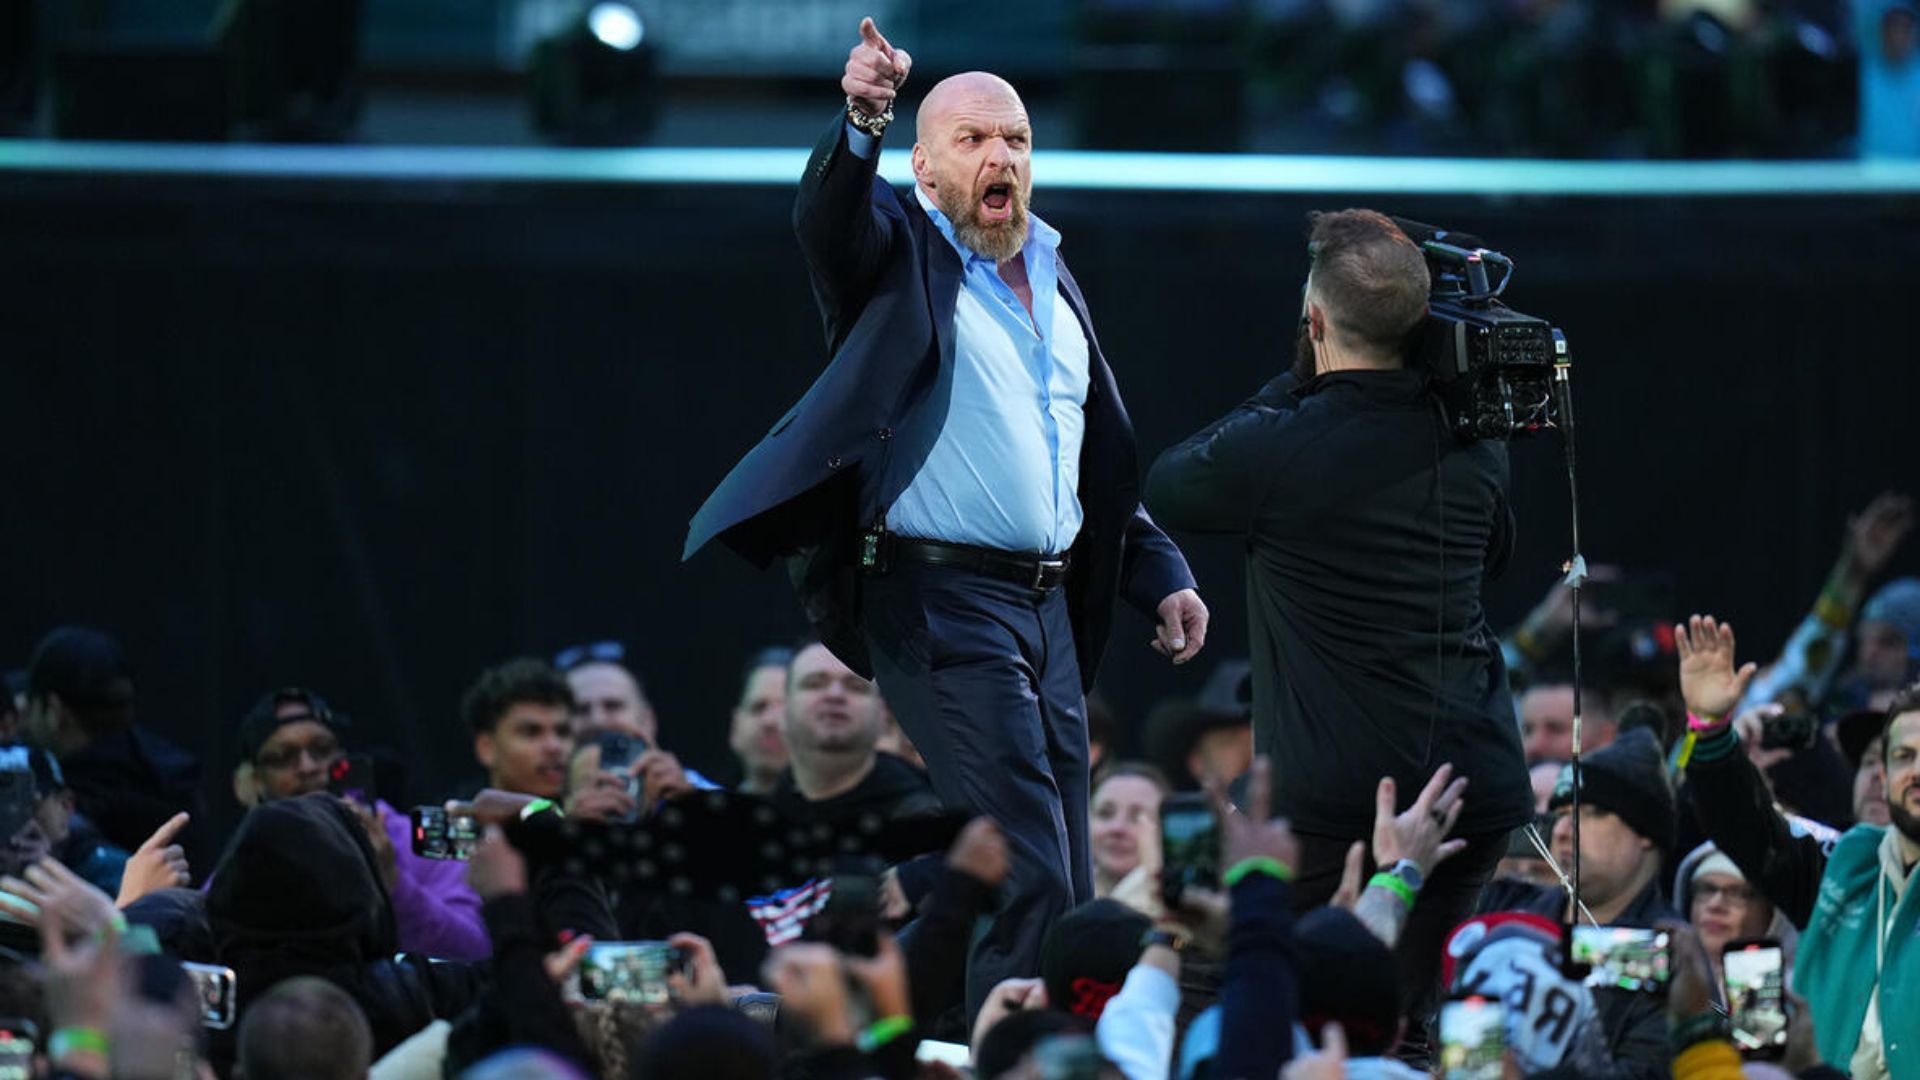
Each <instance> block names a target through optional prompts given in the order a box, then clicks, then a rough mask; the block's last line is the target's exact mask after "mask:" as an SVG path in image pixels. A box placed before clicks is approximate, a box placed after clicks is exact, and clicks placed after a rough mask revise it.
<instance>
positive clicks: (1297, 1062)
mask: <svg viewBox="0 0 1920 1080" xmlns="http://www.w3.org/2000/svg"><path fill="white" fill-rule="evenodd" d="M1345 1075H1347V1033H1346V1032H1345V1031H1343V1030H1342V1029H1341V1027H1340V1025H1339V1024H1337V1023H1335V1024H1328V1025H1327V1026H1326V1027H1323V1028H1321V1029H1320V1049H1318V1050H1316V1051H1313V1052H1312V1053H1308V1054H1301V1055H1300V1056H1299V1057H1296V1058H1294V1059H1293V1060H1292V1061H1289V1062H1287V1067H1286V1068H1284V1069H1281V1070H1280V1080H1340V1078H1341V1077H1343V1076H1345Z"/></svg>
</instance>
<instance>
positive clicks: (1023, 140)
mask: <svg viewBox="0 0 1920 1080" xmlns="http://www.w3.org/2000/svg"><path fill="white" fill-rule="evenodd" d="M915 125H916V126H917V127H918V129H919V130H918V132H917V135H918V141H916V142H915V143H914V144H913V178H914V181H915V182H916V183H918V184H919V186H920V190H921V192H922V193H924V194H925V195H926V197H927V198H928V199H930V200H932V202H933V204H934V205H935V206H936V207H938V208H939V209H940V213H941V214H942V215H944V216H945V217H946V219H947V220H948V222H950V223H951V224H952V226H953V232H954V237H955V239H957V240H958V241H959V242H960V244H961V246H962V247H965V248H967V249H968V250H970V251H974V252H977V253H978V254H980V255H982V256H985V257H986V258H989V259H992V260H993V261H994V262H996V263H1003V262H1006V261H1007V260H1008V259H1011V258H1013V257H1014V256H1015V255H1018V254H1019V253H1020V251H1021V249H1022V248H1023V247H1024V246H1025V244H1026V242H1027V229H1028V222H1027V200H1028V199H1029V198H1030V197H1031V195H1032V191H1033V169H1032V166H1031V158H1030V156H1029V155H1030V153H1031V151H1032V148H1033V127H1032V125H1031V124H1029V123H1028V121H1027V107H1026V106H1025V105H1023V104H1021V103H1020V95H1019V94H1018V93H1017V92H1015V90H1014V89H1013V87H1012V86H1010V85H1008V83H1007V80H1005V79H1003V78H1001V77H1000V76H998V75H989V74H988V73H986V72H984V71H969V72H966V73H965V74H961V75H955V76H953V77H952V78H949V79H942V80H941V81H940V82H939V83H937V84H935V85H934V88H933V89H932V90H929V91H928V92H927V96H926V100H924V101H922V102H921V103H920V113H919V116H918V117H917V118H916V119H915Z"/></svg>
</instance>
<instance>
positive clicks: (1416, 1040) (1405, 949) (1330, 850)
mask: <svg viewBox="0 0 1920 1080" xmlns="http://www.w3.org/2000/svg"><path fill="white" fill-rule="evenodd" d="M1296 835H1297V836H1298V838H1299V840H1300V868H1299V873H1298V874H1297V875H1296V876H1295V878H1294V886H1293V899H1294V909H1295V912H1296V913H1297V914H1305V913H1306V912H1308V911H1310V910H1312V909H1314V908H1317V907H1320V906H1321V905H1323V904H1325V903H1326V902H1327V901H1329V900H1331V899H1333V894H1334V893H1335V892H1336V891H1338V890H1339V888H1340V874H1341V872H1342V871H1343V870H1345V869H1346V859H1347V848H1349V847H1350V846H1352V844H1353V842H1354V840H1355V839H1358V838H1356V837H1337V836H1322V835H1316V834H1312V833H1299V834H1296ZM1507 837H1508V833H1505V832H1500V833H1492V834H1483V835H1479V836H1469V837H1464V839H1465V840H1466V841H1467V846H1466V848H1465V849H1464V850H1462V851H1460V852H1459V853H1457V854H1455V855H1454V856H1453V857H1452V858H1450V859H1448V860H1447V861H1446V862H1443V863H1441V864H1440V865H1439V866H1437V867H1435V868H1434V870H1433V873H1432V874H1431V875H1430V876H1429V877H1428V878H1427V880H1426V883H1425V884H1424V886H1423V887H1422V888H1421V889H1420V895H1419V898H1418V900H1419V902H1418V903H1416V904H1414V905H1413V911H1412V912H1410V913H1409V914H1408V916H1407V924H1406V926H1405V927H1404V928H1402V929H1401V931H1400V945H1399V947H1398V948H1397V949H1395V950H1394V952H1395V955H1396V956H1397V957H1398V958H1399V960H1400V974H1401V978H1402V979H1403V980H1404V981H1403V983H1402V986H1403V988H1404V992H1405V993H1404V1000H1405V1002H1406V1008H1405V1011H1404V1013H1403V1015H1405V1016H1406V1017H1407V1033H1406V1044H1407V1045H1406V1046H1405V1047H1404V1048H1403V1055H1402V1056H1407V1057H1409V1058H1410V1059H1415V1058H1423V1057H1424V1056H1425V1053H1426V1052H1427V1051H1428V1050H1429V1048H1430V1047H1431V1045H1432V1043H1431V1040H1429V1039H1428V1038H1427V1035H1428V1032H1427V1028H1428V1027H1429V1026H1430V1024H1431V1021H1432V1018H1433V1015H1434V1013H1435V1012H1437V1011H1438V1009H1439V1002H1440V997H1441V989H1442V988H1441V987H1440V985H1439V984H1440V950H1441V948H1442V947H1444V946H1445V945H1446V943H1447V935H1448V934H1451V933H1453V929H1454V927H1456V926H1459V925H1460V924H1461V923H1463V922H1465V921H1466V920H1467V919H1469V918H1471V917H1472V916H1473V913H1474V909H1475V908H1476V907H1477V906H1478V905H1479V902H1480V892H1481V890H1482V889H1484V888H1486V886H1487V882H1489V881H1491V880H1493V872H1494V870H1495V869H1496V868H1497V867H1498V866H1499V865H1500V858H1501V856H1503V855H1505V854H1506V851H1507ZM1378 869H1379V868H1378V867H1376V866H1374V864H1373V856H1372V854H1371V853H1369V854H1368V855H1367V861H1366V866H1365V867H1364V868H1363V871H1362V872H1363V874H1364V875H1365V876H1364V877H1362V878H1361V884H1362V885H1365V883H1366V878H1367V877H1371V876H1373V874H1374V872H1375V871H1376V870H1378ZM1408 1052H1410V1053H1408Z"/></svg>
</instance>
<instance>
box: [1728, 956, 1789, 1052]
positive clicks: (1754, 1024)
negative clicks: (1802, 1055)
mask: <svg viewBox="0 0 1920 1080" xmlns="http://www.w3.org/2000/svg"><path fill="white" fill-rule="evenodd" d="M1720 962H1721V966H1722V967H1724V968H1725V969H1726V974H1727V1015H1728V1018H1729V1019H1731V1020H1732V1021H1733V1045H1734V1046H1735V1048H1737V1049H1738V1050H1739V1051H1740V1053H1741V1054H1742V1055H1744V1056H1746V1057H1754V1058H1761V1057H1777V1056H1778V1055H1779V1054H1780V1053H1781V1052H1783V1051H1784V1050H1785V1049H1786V1046H1787V973H1786V968H1785V964H1784V963H1783V956H1782V954H1781V951H1780V943H1779V942H1777V941H1735V942H1730V943H1728V945H1727V947H1726V948H1725V949H1723V950H1722V951H1721V953H1720Z"/></svg>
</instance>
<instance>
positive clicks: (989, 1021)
mask: <svg viewBox="0 0 1920 1080" xmlns="http://www.w3.org/2000/svg"><path fill="white" fill-rule="evenodd" d="M1046 1007H1047V984H1046V983H1045V982H1043V981H1042V980H1040V979H1004V980H1002V981H1001V982H1000V983H999V985H997V986H995V987H994V988H993V989H992V990H990V991H988V992H987V1000H986V1001H985V1002H983V1003H981V1005H980V1015H979V1016H978V1017H976V1018H975V1019H974V1021H973V1035H972V1040H973V1041H972V1043H971V1045H972V1047H973V1048H974V1049H975V1050H978V1049H980V1042H981V1040H983V1039H985V1038H986V1037H987V1032H989V1031H992V1030H993V1026H994V1025H995V1024H998V1023H999V1022H1000V1021H1002V1020H1005V1019H1006V1018H1007V1017H1008V1016H1010V1015H1012V1014H1013V1013H1017V1012H1026V1011H1029V1010H1033V1009H1044V1008H1046Z"/></svg>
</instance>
